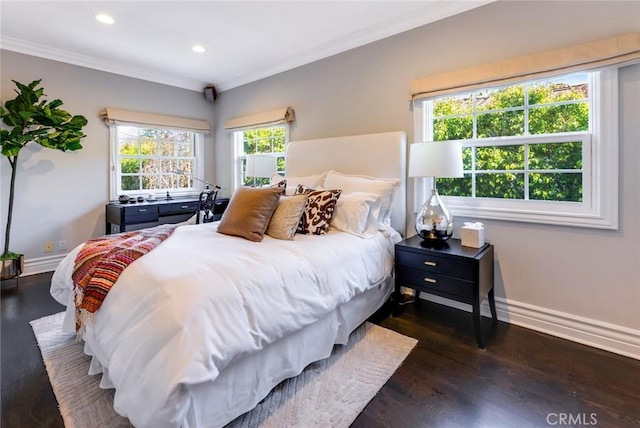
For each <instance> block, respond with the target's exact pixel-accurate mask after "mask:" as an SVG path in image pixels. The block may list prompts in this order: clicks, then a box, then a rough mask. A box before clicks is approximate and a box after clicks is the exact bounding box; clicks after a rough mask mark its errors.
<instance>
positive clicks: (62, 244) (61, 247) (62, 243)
mask: <svg viewBox="0 0 640 428" xmlns="http://www.w3.org/2000/svg"><path fill="white" fill-rule="evenodd" d="M66 249H67V241H65V240H62V241H58V250H66Z"/></svg>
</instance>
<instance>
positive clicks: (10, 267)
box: [0, 254, 24, 291]
mask: <svg viewBox="0 0 640 428" xmlns="http://www.w3.org/2000/svg"><path fill="white" fill-rule="evenodd" d="M0 262H2V269H1V270H0V280H1V281H2V285H1V288H2V290H3V291H4V290H10V289H14V288H18V281H17V278H18V277H19V276H20V274H22V271H23V270H24V254H18V257H17V258H15V259H7V260H0ZM12 278H16V281H15V285H14V286H13V287H10V286H9V285H8V284H6V283H5V281H6V280H8V279H12Z"/></svg>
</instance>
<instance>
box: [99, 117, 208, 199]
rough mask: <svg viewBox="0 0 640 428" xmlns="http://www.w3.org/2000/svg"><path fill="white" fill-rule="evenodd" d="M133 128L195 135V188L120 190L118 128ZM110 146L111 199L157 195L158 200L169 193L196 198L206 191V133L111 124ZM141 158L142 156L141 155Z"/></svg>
mask: <svg viewBox="0 0 640 428" xmlns="http://www.w3.org/2000/svg"><path fill="white" fill-rule="evenodd" d="M119 126H123V127H132V128H138V129H154V130H160V129H162V130H172V131H179V132H190V133H192V134H193V135H194V156H193V157H194V173H193V175H192V176H193V181H192V182H193V186H191V187H188V188H168V189H167V188H165V189H147V190H144V189H140V190H120V186H121V178H122V173H121V163H120V150H119V145H118V127H119ZM109 146H110V152H111V156H110V162H109V172H110V180H109V194H110V199H111V200H115V199H118V196H120V195H128V196H132V195H139V196H144V197H147V196H148V195H155V196H156V197H157V198H160V197H162V196H165V195H166V193H167V191H168V192H169V193H170V194H171V196H184V197H187V196H196V195H198V194H199V193H200V192H201V191H202V190H203V189H204V182H205V180H204V133H202V132H197V131H194V130H185V129H177V128H168V127H161V126H151V125H143V124H126V125H118V124H110V125H109ZM139 156H140V157H141V158H142V156H141V155H139Z"/></svg>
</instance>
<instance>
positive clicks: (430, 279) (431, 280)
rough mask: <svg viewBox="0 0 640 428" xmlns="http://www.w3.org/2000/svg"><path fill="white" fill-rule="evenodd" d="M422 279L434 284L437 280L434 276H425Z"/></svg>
mask: <svg viewBox="0 0 640 428" xmlns="http://www.w3.org/2000/svg"><path fill="white" fill-rule="evenodd" d="M424 281H425V282H430V283H431V284H435V283H436V282H438V280H437V279H434V278H425V279H424Z"/></svg>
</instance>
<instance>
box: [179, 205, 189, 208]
mask: <svg viewBox="0 0 640 428" xmlns="http://www.w3.org/2000/svg"><path fill="white" fill-rule="evenodd" d="M180 208H183V209H187V208H189V205H182V206H180Z"/></svg>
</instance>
